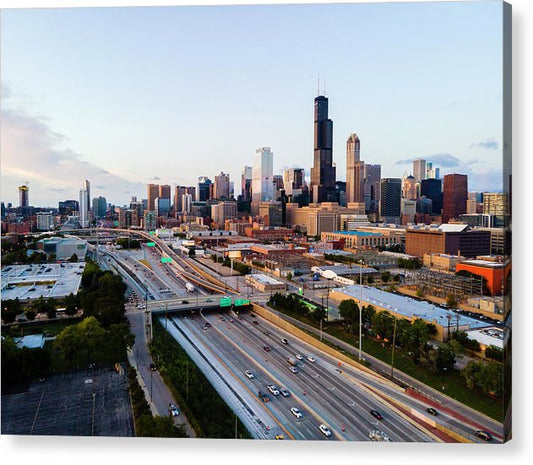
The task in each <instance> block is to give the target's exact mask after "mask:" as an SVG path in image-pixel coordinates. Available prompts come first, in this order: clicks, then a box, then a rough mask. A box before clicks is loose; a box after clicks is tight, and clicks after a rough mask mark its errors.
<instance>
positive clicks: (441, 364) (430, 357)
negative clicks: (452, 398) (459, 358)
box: [421, 344, 455, 374]
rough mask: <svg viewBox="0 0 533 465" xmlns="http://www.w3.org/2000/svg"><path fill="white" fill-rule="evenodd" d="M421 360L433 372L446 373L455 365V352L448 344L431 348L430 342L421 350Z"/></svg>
mask: <svg viewBox="0 0 533 465" xmlns="http://www.w3.org/2000/svg"><path fill="white" fill-rule="evenodd" d="M421 361H422V363H423V364H424V365H426V366H427V367H428V368H429V370H430V371H431V372H433V373H440V374H442V373H446V372H447V371H448V370H451V369H452V368H453V367H454V365H455V353H454V352H453V350H452V349H451V348H450V347H448V346H443V347H437V348H436V349H435V348H431V347H430V346H429V345H428V344H425V345H424V349H423V350H422V351H421Z"/></svg>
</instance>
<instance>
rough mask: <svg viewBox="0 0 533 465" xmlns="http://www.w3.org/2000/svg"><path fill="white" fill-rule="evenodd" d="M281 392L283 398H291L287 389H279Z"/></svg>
mask: <svg viewBox="0 0 533 465" xmlns="http://www.w3.org/2000/svg"><path fill="white" fill-rule="evenodd" d="M279 392H280V393H281V395H282V396H283V397H290V395H291V393H290V392H289V391H287V389H285V388H279Z"/></svg>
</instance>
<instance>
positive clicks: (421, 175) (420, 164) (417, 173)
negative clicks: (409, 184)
mask: <svg viewBox="0 0 533 465" xmlns="http://www.w3.org/2000/svg"><path fill="white" fill-rule="evenodd" d="M413 176H414V178H415V179H416V180H417V181H422V179H426V176H427V172H426V160H422V159H421V158H415V159H414V160H413Z"/></svg>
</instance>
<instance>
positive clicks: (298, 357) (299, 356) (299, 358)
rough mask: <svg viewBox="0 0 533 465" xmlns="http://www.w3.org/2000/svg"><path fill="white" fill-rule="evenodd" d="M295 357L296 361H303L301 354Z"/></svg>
mask: <svg viewBox="0 0 533 465" xmlns="http://www.w3.org/2000/svg"><path fill="white" fill-rule="evenodd" d="M295 357H296V358H297V359H298V360H303V359H304V358H303V357H302V354H296V355H295Z"/></svg>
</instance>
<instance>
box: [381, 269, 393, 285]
mask: <svg viewBox="0 0 533 465" xmlns="http://www.w3.org/2000/svg"><path fill="white" fill-rule="evenodd" d="M390 277H391V274H390V271H384V272H383V273H381V280H382V281H383V282H384V283H386V282H388V281H389V279H390Z"/></svg>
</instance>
